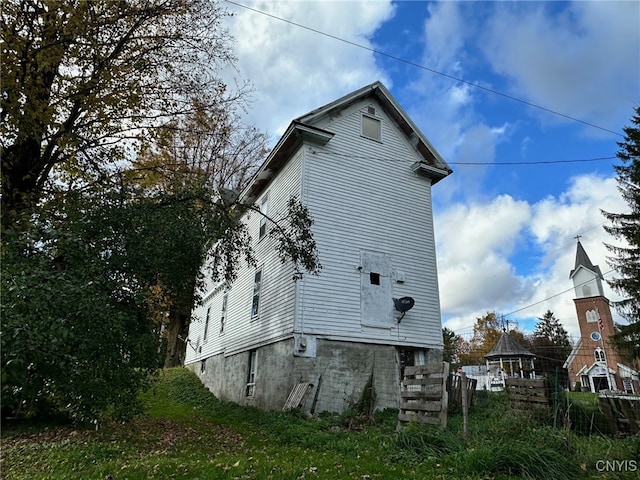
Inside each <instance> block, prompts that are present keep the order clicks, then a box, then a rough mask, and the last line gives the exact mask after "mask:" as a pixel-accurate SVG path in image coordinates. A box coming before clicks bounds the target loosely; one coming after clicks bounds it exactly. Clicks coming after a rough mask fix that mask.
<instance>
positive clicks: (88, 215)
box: [0, 0, 320, 419]
mask: <svg viewBox="0 0 640 480" xmlns="http://www.w3.org/2000/svg"><path fill="white" fill-rule="evenodd" d="M1 15H2V17H1V18H2V27H3V33H2V34H3V47H2V48H3V51H2V52H3V62H2V63H1V65H2V79H3V84H2V117H3V118H2V119H3V122H2V123H1V127H0V128H1V129H2V130H1V131H0V133H1V140H2V251H1V253H2V262H1V265H2V279H1V283H2V285H1V286H2V299H3V321H2V336H1V341H2V345H1V356H2V369H1V370H2V405H3V407H10V408H11V409H13V410H14V411H16V412H22V413H38V412H41V411H49V412H50V411H63V412H65V413H68V414H70V415H71V416H73V417H74V418H77V419H97V418H99V417H102V416H104V415H107V414H109V413H116V414H121V415H125V416H126V415H130V414H131V413H133V412H134V411H135V409H134V408H133V406H135V403H136V399H137V394H138V390H139V388H140V387H142V386H144V385H145V383H146V379H147V378H148V374H150V373H152V372H154V371H155V369H156V368H158V366H160V365H162V361H163V360H164V362H165V363H167V360H165V359H164V349H163V345H162V341H161V336H160V332H161V330H165V332H166V331H168V332H169V335H167V337H166V338H167V340H169V341H168V343H169V351H170V354H169V357H168V358H169V361H168V363H169V364H176V363H180V360H181V352H180V349H179V348H177V347H176V346H177V339H178V338H179V336H180V334H181V333H183V334H184V328H185V325H188V321H189V312H190V310H191V306H192V305H193V302H194V299H197V293H198V287H199V286H200V285H202V284H203V282H204V278H203V276H202V273H201V270H200V267H201V266H202V264H203V263H205V262H207V261H208V262H211V263H213V264H214V265H215V268H214V276H217V277H218V278H220V279H224V280H226V281H227V282H231V281H232V280H233V278H234V276H235V272H236V271H237V268H238V266H239V264H240V262H241V261H243V258H244V259H246V260H247V261H251V259H252V251H251V248H250V239H249V236H248V233H247V230H246V227H245V226H244V224H243V223H242V222H241V218H242V215H243V214H244V213H245V212H246V211H248V210H250V209H255V206H253V205H244V204H241V203H239V202H238V200H237V197H236V196H235V195H233V194H230V190H231V189H234V188H238V187H241V186H242V185H243V184H244V183H246V181H247V179H248V178H249V176H250V175H251V172H252V168H253V167H254V165H255V163H256V162H257V161H259V160H260V159H261V158H262V157H263V155H264V153H265V151H264V136H262V135H261V134H260V133H258V132H256V131H255V130H254V129H250V128H249V129H243V128H240V125H239V123H238V122H237V118H238V117H237V116H235V115H234V110H233V107H232V106H233V105H234V103H233V102H234V100H235V99H236V96H235V95H230V94H229V93H228V92H227V91H226V87H225V86H224V84H222V83H221V82H220V81H218V80H217V79H216V77H215V73H216V71H217V70H216V69H217V68H218V66H219V65H220V64H221V63H224V62H227V61H228V60H229V59H230V58H231V54H230V50H229V48H228V47H229V44H228V39H227V37H226V34H225V33H224V32H223V31H222V30H221V29H220V23H219V22H220V19H221V16H222V15H223V12H222V11H221V10H220V9H219V8H218V6H217V4H216V3H215V2H212V1H209V0H131V1H110V0H101V1H87V0H78V1H55V0H51V1H36V0H22V1H19V0H8V1H7V2H5V3H4V4H3V9H2V14H1ZM240 130H241V132H240V133H238V132H239V131H240ZM225 187H227V188H228V189H229V190H225ZM218 192H223V193H224V194H223V195H219V194H218ZM274 220H278V221H277V222H274V225H275V226H276V228H274V229H272V234H273V235H275V236H277V238H278V240H279V243H278V245H279V250H280V253H281V255H282V258H283V260H284V261H293V262H294V264H295V265H296V268H297V269H298V271H305V270H306V271H311V272H313V273H317V272H318V270H319V268H320V264H319V262H318V258H317V254H316V250H315V243H314V241H313V236H312V235H311V231H310V228H311V223H312V220H311V218H310V217H309V214H308V212H307V210H306V209H305V208H304V207H303V206H302V205H300V203H299V202H297V201H296V200H295V199H292V201H291V202H290V203H289V211H288V215H287V216H286V217H285V218H282V219H274ZM167 317H168V318H169V320H167ZM172 318H173V319H175V321H172V320H171V319H172ZM183 347H184V346H183Z"/></svg>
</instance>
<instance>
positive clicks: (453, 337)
mask: <svg viewBox="0 0 640 480" xmlns="http://www.w3.org/2000/svg"><path fill="white" fill-rule="evenodd" d="M442 342H443V344H444V348H443V351H442V360H443V361H445V362H450V363H457V361H458V354H459V353H460V348H461V344H462V342H463V339H462V337H461V336H460V335H457V334H456V332H454V331H453V330H449V329H448V328H447V327H444V328H443V329H442Z"/></svg>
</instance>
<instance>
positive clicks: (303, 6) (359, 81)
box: [229, 1, 394, 135]
mask: <svg viewBox="0 0 640 480" xmlns="http://www.w3.org/2000/svg"><path fill="white" fill-rule="evenodd" d="M250 5H251V7H252V8H254V9H256V10H260V11H264V12H267V13H268V14H269V15H272V16H274V17H279V18H283V19H286V20H289V21H291V22H295V23H297V24H301V25H305V26H309V27H311V28H313V29H315V30H318V31H321V32H325V33H327V34H329V35H333V36H336V37H340V38H343V39H345V40H348V41H351V42H354V43H357V44H360V45H364V46H368V47H373V45H372V44H371V41H370V37H371V36H372V35H373V33H374V32H375V30H376V29H377V28H378V27H379V26H380V25H381V24H382V22H384V21H385V20H386V19H388V18H389V17H390V16H392V15H393V10H394V9H393V6H392V5H391V2H390V1H389V2H386V1H385V2H382V1H376V2H367V1H351V2H265V1H259V2H256V3H252V4H250ZM233 10H234V11H235V13H234V16H233V17H232V19H231V23H230V25H229V28H230V31H231V33H232V35H233V36H234V37H235V39H236V42H237V43H236V46H235V51H236V54H237V57H238V70H239V72H240V75H241V77H242V78H245V79H249V80H250V81H251V82H253V83H254V84H255V86H256V87H255V93H254V95H253V102H252V104H251V110H250V113H249V118H248V120H249V121H250V122H251V123H254V124H257V125H258V126H259V127H260V128H261V129H266V130H267V131H268V132H269V133H270V134H272V135H280V134H282V132H283V130H284V129H285V128H286V126H287V125H288V124H289V122H290V121H291V120H292V119H293V118H295V117H297V116H299V115H302V114H304V113H306V112H307V111H310V110H312V109H314V108H317V107H318V106H320V105H323V104H325V103H328V102H330V101H333V100H335V99H336V98H338V97H340V96H342V95H344V94H346V93H349V92H350V91H353V90H355V89H357V88H359V87H362V86H364V85H367V84H369V83H372V82H374V81H376V80H382V81H383V82H385V83H386V84H387V86H388V87H390V83H391V82H390V79H389V77H388V76H387V75H386V74H385V73H384V72H383V71H381V70H380V69H379V68H378V66H377V65H376V62H375V59H374V57H373V53H372V52H370V51H367V50H364V49H361V48H357V47H354V46H352V45H347V44H345V43H343V42H340V41H338V40H335V39H332V38H329V37H327V36H323V35H320V34H318V33H315V32H311V31H309V30H305V29H303V28H300V27H298V26H295V25H291V24H289V23H286V22H283V21H281V20H278V19H276V18H273V17H269V16H266V15H262V14H260V13H257V12H254V11H251V10H247V9H243V8H238V7H234V8H233Z"/></svg>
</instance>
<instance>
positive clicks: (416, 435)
mask: <svg viewBox="0 0 640 480" xmlns="http://www.w3.org/2000/svg"><path fill="white" fill-rule="evenodd" d="M143 400H144V403H145V405H146V408H147V413H146V415H145V416H143V417H138V418H136V419H135V420H133V421H132V422H130V423H126V424H115V423H114V424H109V425H106V426H103V427H101V428H100V429H98V430H97V431H96V430H95V429H80V428H71V427H69V426H52V425H49V426H43V425H26V426H21V427H20V428H15V427H13V428H9V429H5V430H4V431H3V432H2V433H3V438H2V443H1V445H0V447H1V453H0V455H1V460H2V465H1V468H2V470H1V476H2V478H6V479H16V480H21V479H29V480H32V479H69V480H73V479H82V480H85V479H148V478H156V479H190V480H195V479H234V480H235V479H278V480H279V479H284V480H287V479H291V480H300V479H360V480H373V479H431V478H433V479H463V480H464V479H469V480H471V479H487V478H492V479H495V480H501V479H520V478H525V479H548V478H553V479H559V480H563V479H581V478H584V479H596V478H609V479H622V480H624V479H636V478H637V476H638V472H637V471H636V472H629V471H627V472H620V471H616V472H604V473H601V472H598V471H597V468H596V462H597V461H598V460H608V461H613V460H619V461H624V460H627V461H629V460H634V459H635V460H637V459H640V437H637V436H636V437H631V438H626V439H612V438H607V437H602V436H583V435H577V434H575V433H573V432H570V431H564V430H554V429H552V428H551V427H549V426H544V425H540V424H539V423H537V421H536V419H535V418H532V417H527V416H522V415H517V414H515V413H513V412H510V411H509V407H508V404H507V402H506V399H505V397H504V396H503V395H500V394H491V395H478V403H477V405H476V407H474V409H472V412H471V418H470V421H469V434H468V436H467V437H464V436H463V435H462V419H461V417H460V416H459V415H453V416H451V417H450V421H449V426H448V428H447V429H445V430H440V429H439V428H437V427H431V426H420V425H410V426H409V427H407V428H405V429H403V430H402V431H400V432H397V431H396V423H397V422H396V415H397V412H396V411H385V412H381V413H379V414H377V416H376V421H375V423H374V424H373V425H368V426H365V427H364V428H361V429H358V430H357V431H355V430H349V429H347V428H346V427H347V426H348V425H350V424H353V422H350V421H349V420H352V419H350V418H348V417H347V416H345V415H342V416H335V415H321V416H320V418H306V417H304V416H303V415H301V414H299V413H296V412H288V413H284V412H264V411H261V410H258V409H255V408H248V407H240V406H238V405H235V404H231V403H226V402H221V401H219V400H217V399H216V398H215V397H214V396H213V395H211V394H210V393H209V391H208V390H207V389H206V388H204V387H203V386H202V385H201V383H200V381H199V380H198V378H197V377H196V376H195V375H193V374H192V373H190V372H189V371H187V370H184V369H172V370H168V371H166V372H164V373H163V374H162V375H161V377H160V379H159V381H158V382H157V384H156V386H155V388H154V389H153V390H151V391H149V392H146V393H145V394H144V395H143ZM639 468H640V465H639Z"/></svg>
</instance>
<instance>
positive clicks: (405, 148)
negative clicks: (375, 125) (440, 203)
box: [297, 100, 442, 347]
mask: <svg viewBox="0 0 640 480" xmlns="http://www.w3.org/2000/svg"><path fill="white" fill-rule="evenodd" d="M367 106H374V107H375V108H376V112H377V115H378V117H379V118H381V119H382V141H381V142H377V141H374V140H370V139H366V138H363V137H362V136H361V123H360V122H361V116H362V114H363V113H366V112H367ZM316 126H317V127H320V128H323V129H326V130H329V131H331V132H334V133H335V136H334V138H333V139H332V140H331V141H330V142H328V143H327V144H326V145H325V146H324V147H316V146H314V147H312V148H309V149H307V150H306V151H305V159H304V164H305V169H304V172H305V178H304V180H303V191H304V192H305V199H306V203H307V206H308V207H309V209H310V211H311V213H312V215H313V216H314V218H315V222H316V224H315V227H314V235H315V239H316V242H317V243H318V247H319V253H320V260H321V262H322V264H323V266H324V269H323V271H322V273H321V275H320V276H319V277H312V276H306V277H305V279H304V280H303V281H302V285H301V286H300V289H301V292H303V294H302V296H301V298H300V299H299V312H298V316H299V319H300V323H299V325H298V326H297V328H298V329H299V328H303V329H304V331H305V332H306V333H309V334H313V333H315V334H318V335H322V336H326V337H329V338H332V337H333V338H341V339H349V338H351V339H354V340H356V339H357V340H358V341H374V342H379V343H395V344H405V345H415V346H424V347H441V346H442V333H441V319H440V302H439V297H438V284H437V269H436V258H435V243H434V238H433V219H432V211H431V184H430V181H429V179H427V178H424V177H421V176H418V175H417V174H416V173H414V172H412V171H411V165H412V164H413V163H414V162H416V161H418V160H419V159H420V157H419V155H418V154H417V152H416V151H415V149H414V148H413V147H412V146H411V145H410V144H409V142H408V141H407V139H406V138H405V137H404V135H402V134H401V132H399V130H397V128H396V127H395V125H394V124H393V123H392V121H391V120H390V119H389V118H388V117H387V116H386V115H384V112H383V110H382V108H381V107H380V106H379V105H377V104H376V103H375V102H373V101H372V100H365V101H361V102H358V103H356V104H354V105H352V106H351V107H349V108H347V109H345V110H343V111H342V112H341V114H340V115H338V116H333V117H331V118H330V119H326V120H324V121H322V122H320V123H319V124H317V125H316ZM363 249H365V250H373V251H377V252H381V253H384V254H385V255H387V256H388V257H389V259H390V262H391V264H392V265H393V268H394V270H395V271H401V272H403V273H404V275H405V281H404V282H403V283H397V282H395V281H394V282H392V283H393V285H392V290H393V297H403V296H411V297H413V298H414V299H415V301H416V302H415V306H414V308H413V309H412V310H410V311H409V312H408V313H407V314H406V315H405V317H404V318H403V320H402V322H401V323H400V324H399V325H398V324H397V323H395V322H394V325H393V326H391V327H389V328H379V327H368V326H367V325H363V324H362V322H361V306H360V298H361V296H360V280H361V273H360V272H359V271H358V266H359V262H360V258H359V255H360V251H361V250H363ZM388 301H389V302H392V299H391V298H389V299H388Z"/></svg>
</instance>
